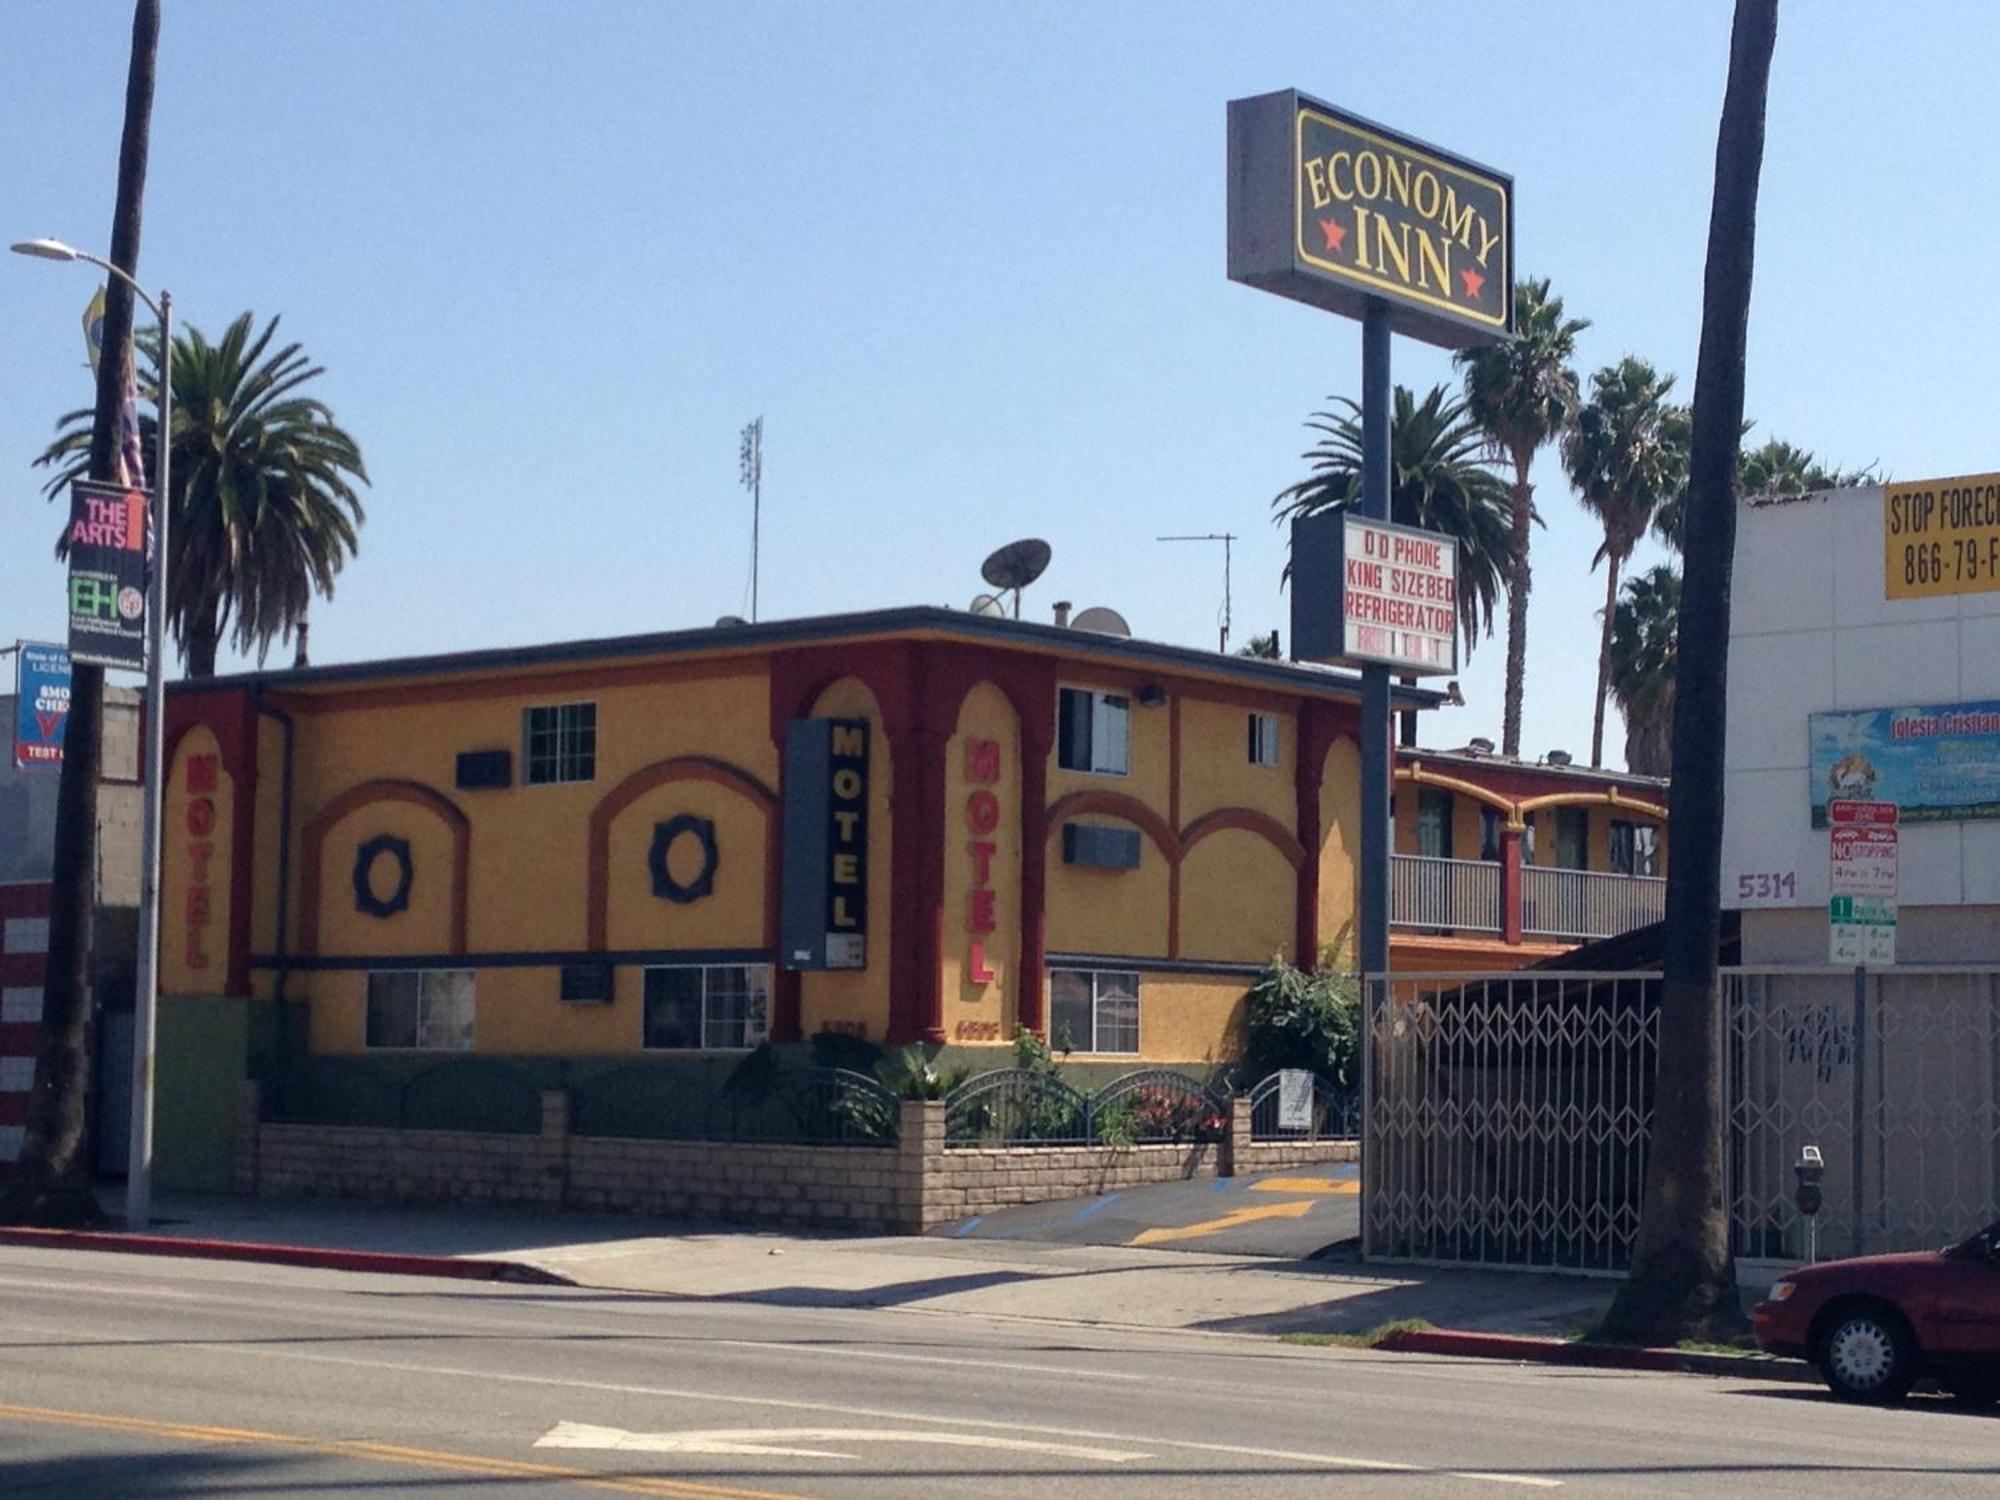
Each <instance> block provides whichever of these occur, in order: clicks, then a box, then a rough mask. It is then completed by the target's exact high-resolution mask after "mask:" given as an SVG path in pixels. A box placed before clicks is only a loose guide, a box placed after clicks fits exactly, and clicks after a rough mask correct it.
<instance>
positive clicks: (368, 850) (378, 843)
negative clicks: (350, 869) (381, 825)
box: [354, 833, 416, 917]
mask: <svg viewBox="0 0 2000 1500" xmlns="http://www.w3.org/2000/svg"><path fill="white" fill-rule="evenodd" d="M385 854H386V855H387V856H388V857H389V858H390V859H392V860H394V861H395V862H396V888H395V890H393V891H391V892H390V893H389V894H388V895H387V896H378V895H376V894H375V881H374V878H373V877H374V874H375V861H376V860H378V859H380V858H382V856H383V855H385ZM415 874H416V871H415V869H414V867H413V866H412V865H411V864H410V841H409V840H408V839H399V838H397V837H396V836H395V835H394V834H393V833H378V834H376V835H375V837H374V838H372V839H369V840H367V841H366V842H365V843H363V844H362V845H361V847H360V848H358V849H356V850H355V851H354V909H355V910H356V911H358V912H362V913H365V914H366V915H368V916H371V917H393V916H394V915H396V913H397V912H399V911H404V910H406V909H408V907H409V904H410V881H411V880H412V878H414V876H415Z"/></svg>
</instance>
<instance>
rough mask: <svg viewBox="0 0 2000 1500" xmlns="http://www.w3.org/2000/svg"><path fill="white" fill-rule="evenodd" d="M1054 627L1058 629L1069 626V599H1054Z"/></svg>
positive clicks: (1064, 628)
mask: <svg viewBox="0 0 2000 1500" xmlns="http://www.w3.org/2000/svg"><path fill="white" fill-rule="evenodd" d="M1056 628H1057V629H1058V630H1066V629H1068V628H1069V600H1067V599H1058V600H1056Z"/></svg>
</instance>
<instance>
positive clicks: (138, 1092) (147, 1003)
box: [13, 240, 174, 1229]
mask: <svg viewBox="0 0 2000 1500" xmlns="http://www.w3.org/2000/svg"><path fill="white" fill-rule="evenodd" d="M13 250H14V253H15V254H16V255H30V256H33V257H35V258H36V259H38V260H80V261H84V262H87V263H88V264H90V265H93V266H96V267H97V268H98V269H99V270H101V271H103V272H105V273H106V274H107V275H110V276H116V277H117V278H118V279H119V280H120V281H122V282H124V283H125V285H127V286H128V287H130V288H131V289H132V292H133V294H134V295H135V296H137V297H138V299H139V300H140V301H141V302H143V303H145V304H146V306H147V307H148V308H150V309H152V313H153V316H154V317H155V318H157V319H158V320H159V323H160V373H159V390H158V395H159V407H160V415H159V431H158V433H157V434H156V437H157V442H158V450H159V461H158V464H157V466H156V467H157V468H158V469H159V474H158V476H157V480H158V483H157V487H156V488H155V490H154V495H153V569H152V575H151V577H149V578H148V579H147V581H146V610H147V614H146V723H145V733H144V735H143V736H142V737H141V738H142V741H143V744H144V750H143V752H142V753H143V755H144V764H143V765H142V767H141V768H140V769H141V774H142V776H143V779H144V783H145V792H144V798H143V803H142V811H141V813H140V816H139V962H138V975H137V993H136V994H135V995H134V997H133V1001H134V1003H133V1018H132V1131H131V1137H130V1141H131V1145H130V1148H129V1150H128V1152H127V1161H126V1163H125V1223H126V1227H127V1228H130V1229H143V1228H145V1227H146V1225H147V1224H148V1223H150V1222H151V1220H152V1213H153V1032H154V1022H155V1018H156V1016H157V1013H158V1009H159V994H160V962H159V955H160V796H161V788H162V786H163V784H164V782H165V775H164V768H165V747H166V740H167V732H166V731H167V673H166V655H167V494H168V491H169V488H170V480H171V478H172V462H173V443H172V433H173V416H172V402H173V359H174V298H173V293H171V292H168V291H162V292H161V293H160V300H159V301H157V302H155V301H154V300H153V299H152V298H151V297H149V296H147V295H146V289H145V288H144V287H142V286H140V285H139V283H138V282H136V281H134V280H133V279H132V278H131V277H130V276H128V275H127V274H126V273H125V272H124V271H122V270H120V269H119V268H118V267H117V266H114V265H112V264H111V262H110V261H108V260H100V259H99V258H98V257H97V256H95V255H92V254H90V253H89V252H87V251H83V250H77V249H74V248H73V247H71V246H69V245H65V244H64V243H63V242H62V241H61V240H20V241H17V242H16V243H15V244H14V246H13Z"/></svg>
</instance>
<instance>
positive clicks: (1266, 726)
mask: <svg viewBox="0 0 2000 1500" xmlns="http://www.w3.org/2000/svg"><path fill="white" fill-rule="evenodd" d="M1277 763H1278V716H1277V715H1276V714H1252V715H1250V764H1251V765H1253V766H1275V765H1276V764H1277Z"/></svg>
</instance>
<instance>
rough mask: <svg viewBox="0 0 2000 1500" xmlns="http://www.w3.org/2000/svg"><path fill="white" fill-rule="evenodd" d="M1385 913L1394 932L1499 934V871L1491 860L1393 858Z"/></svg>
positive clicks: (1390, 862)
mask: <svg viewBox="0 0 2000 1500" xmlns="http://www.w3.org/2000/svg"><path fill="white" fill-rule="evenodd" d="M1389 911H1390V920H1391V921H1392V922H1394V923H1395V924H1396V925H1397V926H1398V927H1423V928H1428V929H1431V930H1433V931H1439V932H1446V931H1458V932H1499V931H1500V930H1501V927H1502V924H1501V914H1500V866H1498V865H1497V864H1494V863H1493V862H1492V861H1490V860H1476V859H1434V858H1431V857H1430V856H1428V855H1421V854H1398V855H1395V856H1393V857H1391V859H1390V861H1389Z"/></svg>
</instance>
